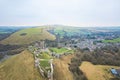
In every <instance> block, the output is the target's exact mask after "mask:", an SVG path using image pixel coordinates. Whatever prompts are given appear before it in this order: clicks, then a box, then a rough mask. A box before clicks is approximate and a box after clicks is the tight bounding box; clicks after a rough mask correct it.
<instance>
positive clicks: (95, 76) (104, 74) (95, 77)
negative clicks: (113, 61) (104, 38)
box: [80, 62, 118, 80]
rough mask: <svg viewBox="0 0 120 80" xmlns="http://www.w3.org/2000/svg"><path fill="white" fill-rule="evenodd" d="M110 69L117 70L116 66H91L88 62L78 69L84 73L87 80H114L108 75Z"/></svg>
mask: <svg viewBox="0 0 120 80" xmlns="http://www.w3.org/2000/svg"><path fill="white" fill-rule="evenodd" d="M111 68H118V67H116V66H107V65H93V64H92V63H90V62H83V63H82V64H81V66H80V69H81V70H82V71H83V72H84V73H85V75H86V77H87V78H88V80H114V77H113V76H112V74H111V73H110V69H111Z"/></svg>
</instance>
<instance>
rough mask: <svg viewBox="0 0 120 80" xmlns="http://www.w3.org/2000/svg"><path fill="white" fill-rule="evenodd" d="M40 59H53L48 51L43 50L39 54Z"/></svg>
mask: <svg viewBox="0 0 120 80" xmlns="http://www.w3.org/2000/svg"><path fill="white" fill-rule="evenodd" d="M38 57H39V58H40V59H51V58H52V57H51V56H50V55H49V54H48V53H46V52H42V53H41V54H39V56H38Z"/></svg>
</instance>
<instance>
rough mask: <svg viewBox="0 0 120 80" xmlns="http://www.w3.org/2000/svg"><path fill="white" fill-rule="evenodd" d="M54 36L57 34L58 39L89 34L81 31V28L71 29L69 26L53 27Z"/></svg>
mask: <svg viewBox="0 0 120 80" xmlns="http://www.w3.org/2000/svg"><path fill="white" fill-rule="evenodd" d="M54 34H56V35H57V34H59V35H60V37H63V36H69V37H70V36H74V35H78V34H90V32H89V31H87V30H83V29H81V28H78V27H76V28H75V27H71V26H67V27H66V26H59V27H55V28H54Z"/></svg>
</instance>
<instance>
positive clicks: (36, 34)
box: [0, 27, 55, 45]
mask: <svg viewBox="0 0 120 80" xmlns="http://www.w3.org/2000/svg"><path fill="white" fill-rule="evenodd" d="M45 39H47V40H55V36H54V35H52V34H50V33H49V32H48V31H47V30H46V29H44V28H40V27H35V28H27V29H22V30H20V31H17V32H15V33H13V34H12V35H10V36H9V37H8V38H6V39H4V40H2V41H1V42H0V43H1V44H10V45H24V44H30V43H32V42H35V41H39V40H45Z"/></svg>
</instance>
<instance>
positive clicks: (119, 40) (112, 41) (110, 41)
mask: <svg viewBox="0 0 120 80" xmlns="http://www.w3.org/2000/svg"><path fill="white" fill-rule="evenodd" d="M102 42H104V43H117V42H120V38H116V39H113V40H103V41H102Z"/></svg>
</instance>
